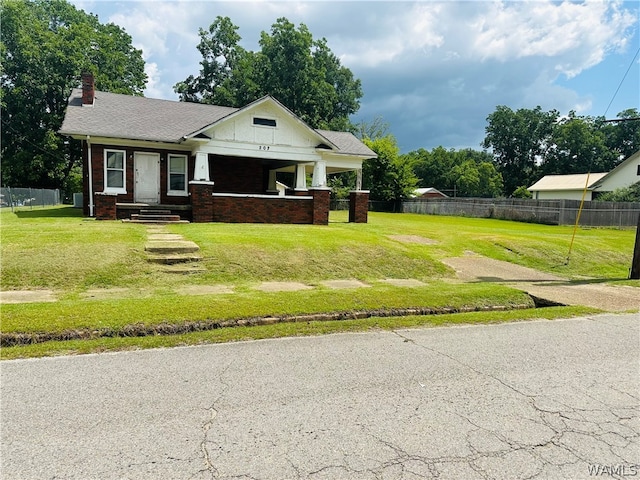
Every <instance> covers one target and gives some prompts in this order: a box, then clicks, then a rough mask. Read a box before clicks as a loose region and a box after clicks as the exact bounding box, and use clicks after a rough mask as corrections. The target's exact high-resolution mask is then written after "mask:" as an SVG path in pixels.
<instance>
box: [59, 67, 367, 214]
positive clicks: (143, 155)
mask: <svg viewBox="0 0 640 480" xmlns="http://www.w3.org/2000/svg"><path fill="white" fill-rule="evenodd" d="M60 133H61V134H64V135H68V136H70V137H72V138H75V139H78V140H81V141H82V154H83V180H84V182H83V183H84V185H83V194H84V195H83V198H84V205H83V209H84V213H85V215H88V216H92V217H96V218H98V219H104V220H109V219H110V220H115V219H126V218H133V216H134V215H138V216H139V214H140V212H142V211H145V212H149V211H170V212H171V213H173V214H177V215H179V216H180V217H184V218H186V219H188V220H192V221H194V222H256V223H312V224H327V222H328V215H329V191H330V188H329V187H328V186H327V174H331V173H337V172H345V171H356V172H358V175H357V177H358V180H361V178H362V175H361V170H362V162H363V161H365V160H367V159H370V158H375V157H376V154H375V152H373V151H372V150H371V149H369V148H368V147H367V146H366V145H364V144H363V143H362V142H361V141H360V140H358V139H357V138H356V137H354V136H353V135H352V134H351V133H348V132H335V131H328V130H317V129H313V128H311V127H309V126H308V125H307V124H306V123H304V122H303V121H302V120H301V119H300V118H298V117H297V116H296V115H295V114H294V113H293V112H291V111H290V110H289V109H288V108H286V107H285V106H284V105H282V104H281V103H279V102H278V101H277V100H276V99H275V98H273V97H270V96H265V97H263V98H261V99H259V100H256V101H255V102H252V103H250V104H249V105H246V106H244V107H242V108H230V107H222V106H215V105H203V104H197V103H186V102H175V101H168V100H158V99H151V98H144V97H134V96H129V95H119V94H114V93H107V92H101V91H98V90H96V89H95V86H94V79H93V75H91V74H84V75H83V78H82V89H74V90H73V92H72V93H71V96H70V97H69V103H68V106H67V111H66V115H65V119H64V122H63V124H62V128H61V129H60ZM280 172H286V173H288V174H289V178H291V177H292V178H293V179H294V185H292V187H293V188H287V187H286V186H285V185H283V184H282V183H280V182H279V181H278V174H279V173H280ZM307 174H311V176H312V181H311V182H310V183H311V185H307ZM356 188H357V191H354V192H352V195H351V200H352V202H351V203H352V205H351V207H353V212H351V210H350V217H349V219H350V221H355V222H366V208H367V205H368V192H367V191H363V190H361V181H359V182H358V185H357V187H356Z"/></svg>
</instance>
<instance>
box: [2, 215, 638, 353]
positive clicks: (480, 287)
mask: <svg viewBox="0 0 640 480" xmlns="http://www.w3.org/2000/svg"><path fill="white" fill-rule="evenodd" d="M346 220H347V213H346V212H332V213H331V216H330V224H329V225H328V226H311V225H260V224H184V225H168V226H166V227H165V229H166V231H167V232H170V233H179V234H181V235H182V236H184V237H185V238H186V239H188V240H192V241H194V242H196V243H197V244H198V245H199V246H200V248H201V252H200V253H201V254H202V256H203V261H202V262H201V266H202V267H203V269H204V271H203V272H201V273H197V274H190V275H176V274H169V273H166V272H164V271H163V268H162V267H161V266H158V265H156V264H152V263H149V262H147V261H146V255H145V252H144V246H145V241H146V238H147V227H145V226H144V225H137V224H130V223H122V222H104V221H103V222H100V221H95V220H89V219H84V218H82V216H81V215H80V212H79V211H78V210H77V209H73V208H70V207H57V208H46V209H34V210H23V211H18V212H16V213H11V212H10V211H7V210H4V211H2V213H0V222H1V226H2V228H1V237H0V239H1V242H2V243H1V267H2V276H1V281H0V287H1V288H2V290H22V289H51V290H53V291H54V292H55V294H56V296H57V298H58V299H59V301H58V302H55V303H37V304H6V305H2V332H3V333H24V334H33V333H37V332H41V333H42V332H58V333H59V332H66V331H73V330H78V329H79V330H91V329H97V330H100V329H102V330H105V329H106V330H109V329H111V330H113V331H115V332H116V334H117V332H118V331H119V330H121V329H126V328H128V327H130V326H131V325H135V324H140V325H157V324H167V323H168V324H181V323H185V322H197V321H211V320H224V319H238V318H256V317H265V316H272V315H274V316H287V315H300V314H311V313H319V312H349V311H368V310H380V309H386V310H393V309H396V308H398V309H401V308H408V307H433V308H441V307H445V308H453V309H458V308H484V307H486V306H496V305H497V306H506V307H510V306H516V305H518V306H523V305H526V304H527V302H529V303H530V302H531V301H530V299H529V298H528V297H527V296H526V295H525V294H524V293H522V292H520V291H517V290H514V289H511V288H508V287H505V286H502V285H499V284H480V283H471V284H461V283H457V282H456V281H455V273H454V272H453V271H452V270H451V269H450V268H449V267H447V266H445V265H444V264H443V263H442V262H441V260H442V259H443V258H447V257H453V256H460V255H464V254H468V253H470V252H473V253H476V254H481V255H485V256H488V257H491V258H495V259H499V260H506V261H510V262H513V263H517V264H520V265H524V266H527V267H532V268H536V269H539V270H542V271H546V272H550V273H554V274H556V275H560V276H566V277H569V278H572V279H584V278H595V279H598V280H605V281H615V282H616V283H625V284H629V285H638V283H639V282H622V280H623V279H626V278H627V276H628V271H629V267H630V263H631V256H632V253H633V242H634V236H635V231H634V230H616V229H580V230H579V231H578V235H577V238H576V241H575V244H574V248H573V253H572V255H571V259H570V261H569V262H567V254H568V248H569V243H570V241H571V233H572V230H573V229H572V228H571V227H558V226H548V225H536V224H526V223H516V222H508V221H501V220H487V219H470V218H459V217H443V216H424V215H412V214H384V213H373V212H371V213H370V214H369V223H368V224H349V223H347V221H346ZM407 278H409V279H416V280H420V281H422V282H424V283H425V285H424V286H419V287H394V286H390V285H389V284H386V283H383V282H382V281H381V280H383V279H407ZM336 279H357V280H360V281H362V282H365V283H367V284H368V285H369V287H367V288H359V289H350V290H332V289H330V288H328V287H326V286H323V285H322V284H321V282H322V281H325V280H336ZM264 281H296V282H300V283H304V284H306V285H308V286H312V287H313V289H311V290H303V291H298V292H275V293H267V292H260V291H258V290H256V286H257V285H259V284H260V282H264ZM188 285H226V286H230V287H231V288H232V290H233V293H229V294H218V295H206V296H196V295H191V296H190V295H179V294H178V293H177V290H178V289H179V288H180V287H184V286H188ZM93 289H105V290H109V289H123V290H122V291H123V292H124V293H122V298H112V299H102V300H87V299H86V298H84V297H85V295H86V292H87V291H89V290H93ZM126 292H129V293H126ZM545 310H548V309H545ZM560 311H562V312H563V314H565V315H568V314H571V312H574V313H583V312H584V311H586V310H584V309H573V310H572V309H564V310H558V312H560ZM525 312H529V313H525ZM478 315H480V317H482V319H483V321H489V320H491V318H496V319H499V315H496V314H494V316H493V317H492V316H491V314H486V316H483V315H485V314H478ZM547 315H548V316H552V317H553V314H552V313H550V312H548V313H547ZM537 316H539V313H536V311H535V310H531V311H522V314H521V318H531V317H537ZM475 318H479V317H475ZM357 322H362V323H360V325H361V328H372V326H376V327H379V326H380V324H379V322H376V321H374V320H367V321H364V320H357V321H356V323H357ZM385 322H386V323H385V325H387V326H388V325H390V324H393V321H391V320H389V319H386V320H385ZM389 322H391V323H389ZM421 322H422V321H421ZM421 322H418V323H421ZM312 323H314V322H312ZM396 323H397V324H398V325H400V324H401V322H400V321H399V320H397V319H396ZM334 324H342V325H344V328H346V329H353V328H356V327H354V325H353V324H347V323H344V322H333V323H331V322H330V325H332V327H330V328H328V329H329V330H330V331H334V329H335V328H336V327H334V326H333V325H334ZM291 325H293V326H285V324H278V325H273V326H270V328H266V327H251V328H262V329H263V330H264V329H265V328H266V331H267V332H268V334H265V335H267V336H277V334H276V333H274V332H281V334H283V335H288V334H296V332H298V333H303V331H316V330H315V327H313V328H311V327H308V326H307V327H303V326H302V324H291ZM295 325H298V327H295ZM318 325H319V324H318ZM318 328H320V327H318ZM292 329H293V330H292ZM233 330H236V331H237V332H244V330H241V329H233ZM320 330H323V329H322V328H320ZM249 331H254V332H257V331H258V330H250V329H249ZM201 335H203V336H204V337H202V336H198V334H188V335H181V336H172V337H173V340H169V339H167V338H165V339H164V340H163V341H162V342H164V343H163V344H167V343H169V344H175V343H173V342H178V343H180V342H187V343H193V342H196V343H199V342H202V341H217V340H215V339H214V338H213V337H215V335H220V334H219V333H217V334H215V335H214V334H213V333H211V332H209V333H204V332H201ZM247 335H248V336H251V334H247ZM247 335H245V334H242V335H240V336H237V337H235V339H240V338H246V336H247ZM232 336H233V335H232ZM203 338H204V339H203ZM207 338H208V340H206V339H207ZM179 339H181V340H179ZM188 339H191V340H188ZM136 341H137V342H138V343H136ZM78 342H80V343H78ZM84 342H89V343H82V341H74V342H46V343H45V344H42V345H37V346H26V347H10V348H4V349H3V352H2V356H3V358H9V357H15V356H22V355H41V354H47V353H49V354H50V353H53V352H61V351H62V352H66V351H86V350H87V349H90V350H92V351H96V350H101V349H109V348H125V347H126V348H130V347H131V346H135V345H137V346H144V345H147V346H153V345H157V344H158V343H157V342H159V340H156V341H151V340H150V339H148V338H147V339H144V340H143V339H142V338H138V339H120V340H117V339H113V338H111V339H108V338H101V339H94V340H86V341H84ZM79 344H81V345H83V347H82V348H80V347H78V345H79ZM47 345H49V347H47ZM73 345H76V346H73ZM89 345H95V346H94V347H89Z"/></svg>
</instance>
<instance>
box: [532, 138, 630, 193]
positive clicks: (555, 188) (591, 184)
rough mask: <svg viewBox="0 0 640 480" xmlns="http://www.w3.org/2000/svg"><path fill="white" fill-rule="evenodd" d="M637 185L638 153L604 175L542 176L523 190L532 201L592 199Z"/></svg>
mask: <svg viewBox="0 0 640 480" xmlns="http://www.w3.org/2000/svg"><path fill="white" fill-rule="evenodd" d="M636 182H640V150H639V151H637V152H636V153H634V154H633V155H631V156H629V157H628V158H627V159H626V160H624V161H623V162H622V163H621V164H620V165H618V166H617V167H616V168H614V169H613V170H611V171H610V172H608V173H606V172H604V173H602V172H601V173H590V174H587V173H581V174H574V175H545V176H544V177H542V178H541V179H540V180H538V181H537V182H536V183H534V184H533V185H531V186H530V187H529V188H528V189H527V190H529V191H530V192H531V194H532V195H533V198H534V199H536V200H581V199H582V194H583V191H584V189H585V187H586V190H587V191H586V194H585V197H584V199H585V200H586V201H591V200H594V199H595V198H596V197H597V196H598V194H599V193H604V192H612V191H614V190H616V189H618V188H626V187H629V186H631V185H633V184H634V183H636Z"/></svg>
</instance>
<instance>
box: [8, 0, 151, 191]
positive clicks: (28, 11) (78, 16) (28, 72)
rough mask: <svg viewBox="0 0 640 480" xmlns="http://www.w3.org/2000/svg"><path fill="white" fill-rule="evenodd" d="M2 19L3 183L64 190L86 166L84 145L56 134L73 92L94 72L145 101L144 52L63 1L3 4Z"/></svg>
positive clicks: (103, 85)
mask: <svg viewBox="0 0 640 480" xmlns="http://www.w3.org/2000/svg"><path fill="white" fill-rule="evenodd" d="M0 14H1V15H2V31H1V33H0V53H1V55H2V57H1V58H2V70H1V75H0V86H1V89H2V94H1V95H2V96H1V104H2V183H3V184H4V185H13V186H21V187H27V186H28V187H39V188H64V187H65V186H68V185H66V184H67V182H68V180H69V178H71V177H73V176H74V175H73V174H72V171H73V170H74V167H77V165H78V162H79V160H80V147H79V144H78V142H74V141H72V142H67V141H66V140H65V139H64V138H62V137H61V136H60V135H58V134H57V133H56V132H57V131H58V130H59V128H60V126H61V124H62V120H63V118H64V112H65V108H66V105H67V99H68V97H69V95H70V94H71V90H72V89H73V88H75V87H77V86H79V85H80V76H81V73H82V72H83V71H91V72H93V73H94V75H95V80H96V88H97V89H99V90H104V91H111V92H116V93H126V94H133V95H141V94H142V91H143V89H144V87H145V84H146V81H147V76H146V74H145V73H144V60H143V59H142V52H141V51H140V50H136V49H135V48H133V46H132V45H131V37H130V36H129V35H128V34H127V33H126V32H125V31H124V30H123V29H121V28H120V27H118V26H116V25H114V24H106V25H103V24H101V23H100V22H99V21H98V18H97V17H96V16H94V15H90V14H87V13H85V12H84V11H82V10H77V9H76V8H75V7H74V6H73V5H71V4H69V3H67V2H66V1H65V0H2V1H1V2H0ZM75 176H76V177H77V175H75Z"/></svg>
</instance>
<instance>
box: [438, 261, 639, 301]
mask: <svg viewBox="0 0 640 480" xmlns="http://www.w3.org/2000/svg"><path fill="white" fill-rule="evenodd" d="M444 263H445V264H446V265H448V266H450V267H451V268H453V269H454V270H455V271H456V273H457V275H458V278H459V279H460V280H463V281H466V282H474V281H475V282H496V283H502V284H505V285H509V286H511V287H513V288H517V289H519V290H523V291H525V292H527V293H528V294H529V295H533V296H535V297H538V298H543V299H545V300H550V301H552V302H557V303H562V304H565V305H584V306H587V307H594V308H599V309H601V310H605V311H609V312H626V311H634V312H635V311H640V288H635V287H628V286H617V287H616V286H611V285H605V284H603V283H598V281H597V280H585V281H584V282H575V281H574V282H571V281H569V280H568V279H566V278H562V277H558V276H555V275H551V274H548V273H544V272H540V271H538V270H534V269H532V268H527V267H521V266H520V265H515V264H513V263H509V262H502V261H500V260H494V259H491V258H487V257H482V256H480V255H465V256H464V257H455V258H447V259H445V260H444Z"/></svg>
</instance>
